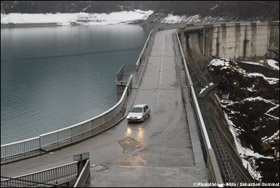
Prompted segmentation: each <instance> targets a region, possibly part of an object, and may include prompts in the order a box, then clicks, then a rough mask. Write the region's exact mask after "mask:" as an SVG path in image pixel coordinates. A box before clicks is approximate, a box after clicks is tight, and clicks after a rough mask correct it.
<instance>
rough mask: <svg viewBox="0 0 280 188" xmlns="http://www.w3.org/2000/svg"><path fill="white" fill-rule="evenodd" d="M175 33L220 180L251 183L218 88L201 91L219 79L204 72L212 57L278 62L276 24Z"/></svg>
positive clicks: (200, 27)
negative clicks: (235, 143) (196, 98)
mask: <svg viewBox="0 0 280 188" xmlns="http://www.w3.org/2000/svg"><path fill="white" fill-rule="evenodd" d="M177 32H178V37H179V39H180V43H181V45H182V48H183V52H182V54H184V58H185V61H186V66H187V67H188V70H189V77H191V78H192V83H191V84H193V87H194V90H195V93H196V94H197V95H198V104H199V107H200V110H201V114H202V117H203V119H204V122H205V127H206V130H207V133H208V135H209V140H210V142H211V145H212V147H213V150H214V152H215V155H216V157H217V162H218V165H219V169H220V172H221V176H222V179H223V181H224V182H234V183H238V182H254V181H255V180H254V179H253V178H252V176H251V175H250V174H249V173H248V171H247V169H246V167H244V166H243V164H242V161H241V158H240V155H239V153H238V152H237V149H236V146H235V145H234V138H233V136H232V133H231V132H230V130H229V128H228V123H227V120H226V119H225V117H224V112H223V109H222V107H221V105H220V103H219V101H218V99H217V95H216V93H218V89H217V88H216V89H213V88H214V87H212V88H210V87H209V91H208V92H206V94H205V95H203V94H200V91H201V90H202V89H203V88H205V86H208V85H209V83H211V82H212V83H214V84H213V86H215V85H216V86H218V84H219V82H220V77H219V76H217V75H213V74H210V73H209V71H208V69H207V66H208V65H209V63H210V61H211V60H212V59H214V58H227V59H236V60H241V61H242V60H245V61H251V60H256V61H259V60H260V59H275V60H277V61H278V62H279V22H274V23H255V22H253V23H248V22H246V23H243V22H241V23H214V24H211V25H210V24H187V25H186V26H185V27H182V28H179V29H178V30H177ZM264 62H265V61H264Z"/></svg>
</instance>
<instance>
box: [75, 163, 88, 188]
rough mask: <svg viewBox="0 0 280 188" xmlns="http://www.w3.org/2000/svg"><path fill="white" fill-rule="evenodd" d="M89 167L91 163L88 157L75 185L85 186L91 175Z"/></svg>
mask: <svg viewBox="0 0 280 188" xmlns="http://www.w3.org/2000/svg"><path fill="white" fill-rule="evenodd" d="M89 167H90V163H89V159H88V160H87V161H86V163H85V165H84V167H83V169H82V171H81V173H80V175H79V177H78V179H77V181H76V183H75V184H74V187H84V186H85V184H86V181H87V179H88V177H89V175H90V171H89Z"/></svg>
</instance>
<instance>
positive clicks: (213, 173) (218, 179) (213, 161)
mask: <svg viewBox="0 0 280 188" xmlns="http://www.w3.org/2000/svg"><path fill="white" fill-rule="evenodd" d="M176 37H177V42H178V45H179V48H180V52H181V56H182V60H183V64H184V69H185V72H186V75H187V82H188V85H189V88H190V92H191V93H190V94H191V97H192V98H193V101H194V107H195V112H196V116H197V119H198V124H199V128H200V131H201V135H202V138H203V143H204V146H205V149H206V155H207V161H206V163H207V166H208V169H209V172H210V181H211V182H215V183H217V184H218V185H223V179H222V176H221V172H220V169H219V166H218V163H217V158H216V156H215V153H214V151H213V149H212V146H211V143H210V140H209V136H208V133H207V130H206V127H205V124H204V120H203V117H202V114H201V111H200V107H199V105H198V102H197V97H196V94H195V91H194V87H193V82H192V79H191V76H190V74H189V70H188V67H187V64H186V60H185V55H184V52H183V49H182V46H181V43H180V40H179V37H178V32H177V31H176Z"/></svg>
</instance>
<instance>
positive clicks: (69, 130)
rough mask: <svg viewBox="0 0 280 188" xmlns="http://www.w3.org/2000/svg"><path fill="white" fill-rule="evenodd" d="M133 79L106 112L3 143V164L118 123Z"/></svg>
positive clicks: (86, 136) (36, 153) (70, 142)
mask: <svg viewBox="0 0 280 188" xmlns="http://www.w3.org/2000/svg"><path fill="white" fill-rule="evenodd" d="M131 80H132V75H131V76H130V78H129V80H128V82H127V85H126V88H125V90H124V92H123V94H122V96H121V98H120V100H119V101H118V103H117V104H116V105H114V106H113V107H112V108H110V109H109V110H107V111H106V112H104V113H102V114H100V115H98V116H96V117H94V118H91V119H88V120H86V121H83V122H81V123H78V124H75V125H72V126H69V127H66V128H63V129H59V130H56V131H52V132H49V133H46V134H41V135H40V136H38V137H34V138H30V139H27V140H22V141H19V142H13V143H9V144H4V145H1V164H4V163H8V162H12V161H16V160H20V159H24V158H28V157H31V156H35V155H39V154H41V153H42V152H44V151H45V152H46V151H50V150H53V149H57V148H60V147H63V146H66V145H70V144H73V143H76V142H79V141H81V140H84V139H87V138H89V137H92V136H94V135H96V134H98V133H100V132H102V131H104V130H106V129H108V128H110V127H112V126H113V125H114V124H116V123H117V122H118V121H120V120H121V118H122V116H123V113H124V112H125V105H124V103H125V100H126V98H127V96H128V94H129V87H130V83H131Z"/></svg>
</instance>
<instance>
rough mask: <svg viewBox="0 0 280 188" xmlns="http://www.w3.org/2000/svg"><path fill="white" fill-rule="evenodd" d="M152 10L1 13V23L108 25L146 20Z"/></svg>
mask: <svg viewBox="0 0 280 188" xmlns="http://www.w3.org/2000/svg"><path fill="white" fill-rule="evenodd" d="M152 13H153V11H151V10H150V11H142V10H134V11H121V12H112V13H110V14H105V13H102V14H97V13H94V14H91V13H84V12H80V13H56V14H20V13H11V14H1V24H31V23H33V24H34V23H56V24H57V25H71V23H73V22H74V23H79V24H85V25H109V24H120V23H125V24H128V23H132V22H134V21H137V20H146V19H147V18H148V17H149V16H150V15H151V14H152Z"/></svg>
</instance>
